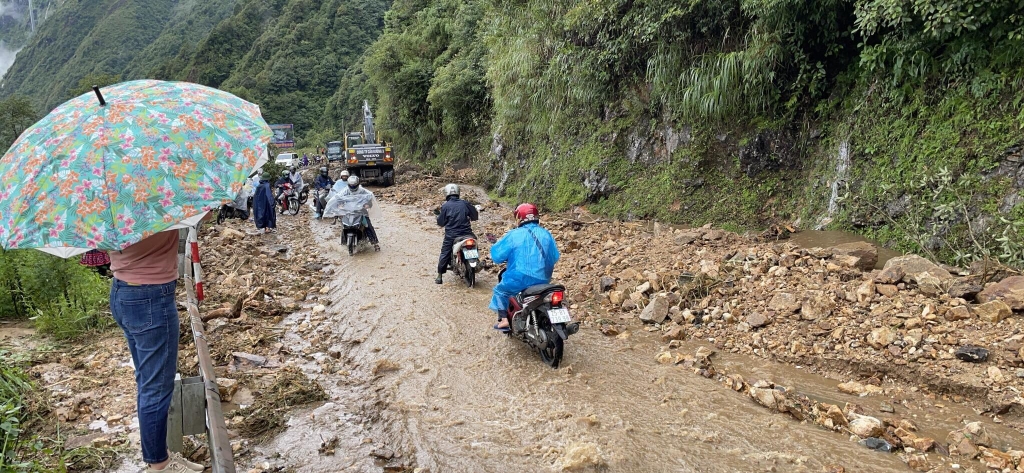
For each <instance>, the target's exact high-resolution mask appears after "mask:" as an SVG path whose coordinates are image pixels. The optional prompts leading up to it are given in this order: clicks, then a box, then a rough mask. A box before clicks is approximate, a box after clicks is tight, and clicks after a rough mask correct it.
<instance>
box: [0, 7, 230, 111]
mask: <svg viewBox="0 0 1024 473" xmlns="http://www.w3.org/2000/svg"><path fill="white" fill-rule="evenodd" d="M234 3H235V0H188V1H182V2H179V1H175V0H67V1H66V2H64V4H63V5H62V6H61V7H59V8H58V9H57V10H56V11H55V12H53V13H52V15H51V17H50V18H48V19H47V21H45V22H44V23H42V24H41V25H39V29H38V31H37V32H36V34H35V35H34V36H33V37H32V39H31V40H30V41H29V43H28V44H27V46H26V47H25V49H23V50H22V51H21V53H19V55H18V57H17V60H16V61H15V62H14V64H13V65H12V66H11V69H10V70H9V71H8V73H7V74H6V75H5V76H4V79H3V82H2V83H0V96H10V95H15V94H20V95H25V96H28V97H30V98H31V99H33V101H35V102H36V104H37V106H39V107H40V108H42V109H49V108H52V107H54V106H55V105H57V104H59V103H61V102H62V101H64V100H66V99H68V98H70V91H71V90H72V89H73V88H74V87H75V86H76V85H77V84H78V82H79V80H81V79H82V78H83V77H86V76H88V75H90V74H110V75H114V76H120V77H121V78H122V79H125V80H127V79H137V78H144V77H147V76H148V75H149V73H150V72H151V70H152V69H153V68H154V67H156V66H157V65H159V64H162V63H164V62H166V61H167V60H168V59H170V58H171V57H173V56H174V55H175V54H178V52H179V51H180V49H181V48H182V47H188V45H189V44H190V43H193V44H194V42H195V41H197V38H202V37H205V36H206V34H207V33H208V32H209V30H210V28H212V27H213V25H214V24H216V23H217V22H219V21H220V20H221V19H223V18H224V17H226V16H227V15H228V14H230V12H231V9H232V7H233V5H234Z"/></svg>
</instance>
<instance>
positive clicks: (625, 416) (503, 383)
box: [259, 204, 907, 472]
mask: <svg viewBox="0 0 1024 473" xmlns="http://www.w3.org/2000/svg"><path fill="white" fill-rule="evenodd" d="M383 209H384V217H383V218H382V219H381V221H380V222H375V226H376V227H377V230H378V234H379V235H380V237H381V242H382V244H381V246H382V251H381V252H380V253H373V252H372V250H370V251H369V252H366V251H363V252H360V253H358V254H356V255H355V256H353V257H349V256H348V254H347V251H342V248H341V245H340V244H339V243H338V236H337V233H338V231H339V228H338V227H336V226H331V225H330V224H329V223H327V222H315V221H314V222H312V224H311V227H312V232H313V234H314V235H315V238H316V239H317V240H318V244H319V245H320V248H321V251H323V252H324V254H325V256H326V257H327V258H328V259H329V260H331V261H332V262H333V263H334V273H333V276H332V277H333V278H334V280H333V282H332V283H331V285H330V288H331V293H330V294H331V295H330V298H331V300H332V301H333V303H332V304H331V305H330V306H329V307H328V309H327V311H328V313H329V314H330V317H329V318H328V320H327V321H326V322H324V323H323V324H321V326H320V327H319V329H318V330H317V331H316V332H317V334H318V335H319V336H320V337H324V338H325V339H326V340H329V341H330V343H329V344H328V345H327V346H330V347H331V349H330V350H328V351H329V352H332V353H334V354H335V355H336V356H337V358H338V361H339V364H340V366H341V369H340V370H337V371H334V372H326V371H324V370H323V369H321V367H320V365H318V364H317V363H316V361H317V360H320V359H322V358H323V357H328V356H331V355H329V354H327V353H315V354H312V355H310V356H308V357H307V360H308V361H309V362H308V363H306V364H304V365H302V368H303V369H304V370H305V371H306V372H307V374H310V375H311V376H313V377H314V378H315V379H316V380H317V381H318V382H320V384H321V385H322V386H323V387H324V388H325V390H326V391H327V392H328V394H329V395H330V397H331V399H332V401H331V402H329V403H327V404H324V405H323V406H319V407H316V408H314V409H307V410H303V411H299V412H295V413H293V415H292V417H291V419H290V420H289V424H288V428H287V430H286V431H285V432H284V433H282V434H281V435H279V436H277V437H276V438H275V439H273V440H272V441H270V442H268V443H266V444H265V445H263V446H262V447H260V448H259V450H260V451H261V452H262V453H263V454H264V455H265V456H267V457H268V458H274V463H275V464H281V465H283V466H285V467H286V468H288V469H290V470H294V471H300V472H306V471H308V472H319V471H381V470H384V469H385V467H391V468H390V469H389V470H388V471H396V470H398V469H399V467H400V466H402V465H405V466H409V467H418V468H420V469H421V471H431V472H450V471H453V472H461V471H551V470H556V471H557V470H558V469H560V468H561V467H563V466H567V465H568V462H571V460H570V459H568V458H566V452H567V451H568V450H570V449H572V448H573V447H575V446H580V445H584V446H588V447H594V448H596V450H597V451H599V458H598V459H597V461H594V462H589V463H587V462H584V463H583V464H581V465H579V466H583V467H587V465H588V464H589V465H590V466H589V468H590V471H624V472H659V471H665V472H670V471H671V472H676V471H752V470H765V469H766V468H778V469H779V470H780V471H822V469H823V468H825V467H826V466H827V465H832V464H839V465H843V466H845V467H846V468H847V469H848V471H882V472H884V471H907V467H906V466H905V465H904V464H903V462H902V461H900V460H899V458H897V457H896V456H895V455H881V454H877V453H875V452H871V451H868V450H866V449H864V448H863V447H860V446H858V445H856V443H854V442H850V441H849V440H848V439H847V438H846V437H845V436H843V435H837V434H833V433H830V432H825V431H822V430H820V429H817V428H815V427H813V426H809V425H804V424H800V423H797V422H795V421H792V420H790V419H788V418H785V417H782V416H778V415H775V414H773V413H771V412H768V411H765V410H763V409H762V408H760V407H758V406H756V405H754V404H753V403H752V402H751V401H750V400H749V399H748V398H746V397H743V396H740V395H738V394H736V393H734V392H732V391H731V390H729V389H728V388H726V387H724V386H721V385H719V384H718V383H714V382H710V381H707V380H705V379H703V378H699V377H696V376H694V375H693V374H692V373H690V372H688V371H686V370H684V369H680V368H679V367H674V366H665V365H659V364H657V363H656V362H655V361H654V355H655V354H656V352H657V349H656V346H657V345H656V344H655V342H654V340H653V337H652V336H651V335H649V334H647V333H644V332H635V333H633V334H632V335H631V336H630V337H628V338H623V339H615V338H609V337H604V336H602V335H601V334H599V333H598V332H597V331H596V330H593V329H591V328H589V327H584V328H583V330H581V332H580V333H579V334H578V335H576V336H574V337H573V338H572V339H570V340H569V342H568V343H567V344H566V354H565V358H564V360H563V363H562V366H563V367H562V368H561V369H559V370H552V369H550V368H548V367H547V366H545V365H544V364H543V363H541V362H540V360H539V358H538V357H537V355H536V354H535V353H533V352H532V351H531V350H529V349H528V348H527V347H526V346H525V345H524V344H522V343H519V342H518V341H514V340H510V339H508V338H507V337H505V336H503V335H499V334H497V333H496V332H493V331H491V330H490V325H491V324H492V323H493V320H492V318H493V315H492V314H490V313H489V311H487V310H486V305H487V302H488V300H489V298H490V288H491V287H492V284H493V283H494V276H493V275H491V274H487V273H484V274H482V275H481V277H480V278H479V279H478V287H477V288H474V289H467V288H465V287H463V286H460V285H457V284H456V283H455V282H454V281H451V280H450V279H452V277H451V276H449V278H448V279H449V281H446V283H445V284H444V285H443V286H441V287H438V286H436V285H434V283H433V266H434V263H435V261H436V259H435V258H436V251H437V247H438V246H439V243H440V231H439V230H438V229H436V228H435V227H433V226H432V222H431V220H432V219H431V218H430V217H431V216H430V215H429V213H427V212H425V211H423V210H420V209H416V208H413V207H404V206H398V205H389V204H384V205H383ZM303 317H308V313H307V314H305V315H304V314H301V313H300V314H293V315H292V316H291V317H289V318H288V319H287V320H286V321H285V322H284V325H285V326H288V325H289V324H298V323H301V321H302V319H303ZM296 343H297V342H296ZM695 346H696V345H694V347H695ZM753 363H763V362H756V361H755V362H753ZM820 382H821V384H822V385H826V384H827V382H825V380H821V381H820ZM334 437H336V438H337V439H338V444H337V453H336V454H335V455H333V456H322V455H320V454H319V453H318V452H317V449H318V447H319V445H320V443H321V441H322V439H330V438H334ZM410 469H411V468H410Z"/></svg>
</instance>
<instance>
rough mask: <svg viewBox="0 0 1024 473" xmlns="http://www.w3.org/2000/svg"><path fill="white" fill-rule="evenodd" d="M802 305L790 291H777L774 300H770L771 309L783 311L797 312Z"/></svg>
mask: <svg viewBox="0 0 1024 473" xmlns="http://www.w3.org/2000/svg"><path fill="white" fill-rule="evenodd" d="M801 305H802V303H801V302H800V300H799V299H797V297H796V296H794V295H793V294H790V293H788V292H776V293H775V295H774V296H772V300H770V301H768V308H769V309H771V310H774V311H777V312H782V313H793V312H796V311H797V309H799V308H800V306H801Z"/></svg>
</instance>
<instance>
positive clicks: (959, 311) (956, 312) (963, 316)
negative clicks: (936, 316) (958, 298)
mask: <svg viewBox="0 0 1024 473" xmlns="http://www.w3.org/2000/svg"><path fill="white" fill-rule="evenodd" d="M969 318H971V310H970V309H968V308H967V306H963V305H960V306H956V307H953V308H951V309H949V310H947V311H946V320H949V321H951V322H952V321H957V320H967V319H969Z"/></svg>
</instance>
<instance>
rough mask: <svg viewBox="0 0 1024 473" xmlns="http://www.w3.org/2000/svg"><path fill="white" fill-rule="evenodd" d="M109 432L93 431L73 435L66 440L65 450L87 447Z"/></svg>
mask: <svg viewBox="0 0 1024 473" xmlns="http://www.w3.org/2000/svg"><path fill="white" fill-rule="evenodd" d="M106 435H107V434H105V433H103V432H93V433H91V434H88V435H79V436H76V437H71V438H69V439H67V441H65V442H64V450H65V451H71V450H74V449H76V448H81V447H86V446H90V445H92V444H93V441H95V440H99V439H101V438H104V437H105V436H106Z"/></svg>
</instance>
